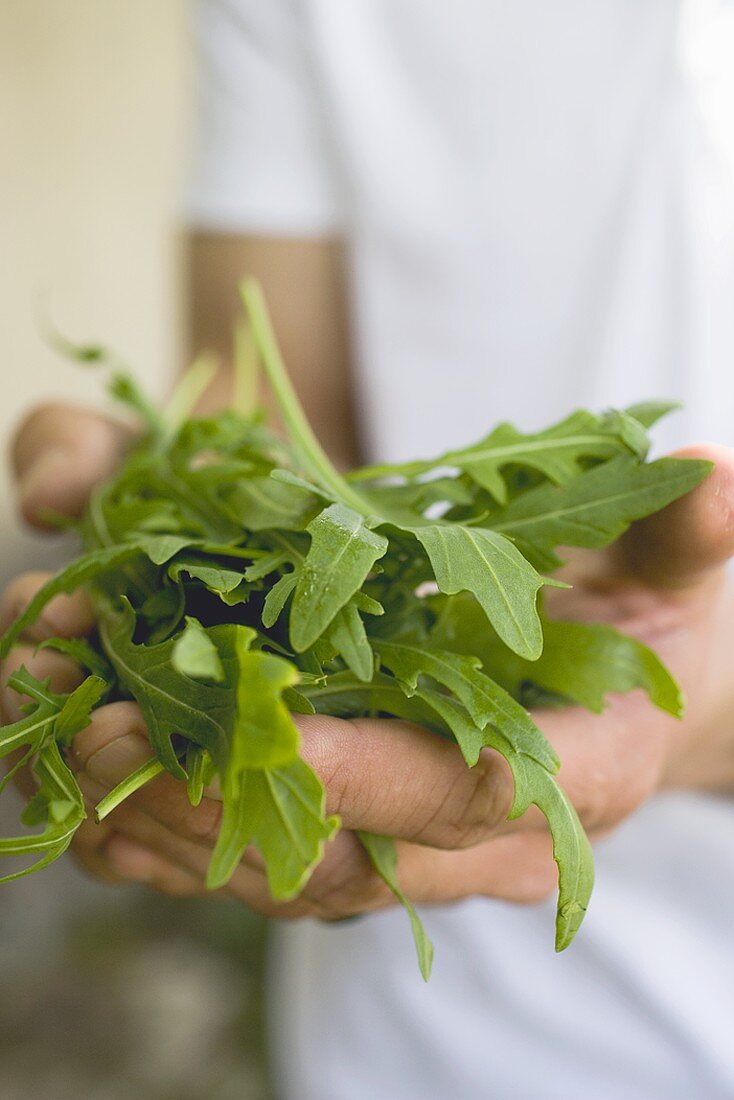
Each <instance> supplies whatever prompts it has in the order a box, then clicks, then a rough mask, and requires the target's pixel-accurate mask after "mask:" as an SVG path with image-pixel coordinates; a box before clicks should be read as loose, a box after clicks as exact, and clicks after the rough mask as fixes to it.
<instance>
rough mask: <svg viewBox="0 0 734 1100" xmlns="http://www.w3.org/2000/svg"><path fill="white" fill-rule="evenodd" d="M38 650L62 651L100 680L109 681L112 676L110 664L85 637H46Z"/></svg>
mask: <svg viewBox="0 0 734 1100" xmlns="http://www.w3.org/2000/svg"><path fill="white" fill-rule="evenodd" d="M38 649H39V650H42V649H51V650H53V651H54V652H55V653H63V655H64V656H65V657H69V658H70V659H71V660H72V661H74V663H75V664H77V665H80V666H81V667H82V668H85V669H86V670H87V672H91V673H92V675H93V676H98V677H99V678H100V680H104V681H106V682H109V681H110V680H111V679H112V678H113V676H114V672H113V671H112V666H111V665H110V663H109V661H108V660H106V658H105V657H103V656H102V654H101V653H98V652H97V650H96V649H94V648H93V646H91V645H90V643H89V642H88V641H86V639H85V638H47V639H46V641H45V642H41V643H40V645H39V646H38Z"/></svg>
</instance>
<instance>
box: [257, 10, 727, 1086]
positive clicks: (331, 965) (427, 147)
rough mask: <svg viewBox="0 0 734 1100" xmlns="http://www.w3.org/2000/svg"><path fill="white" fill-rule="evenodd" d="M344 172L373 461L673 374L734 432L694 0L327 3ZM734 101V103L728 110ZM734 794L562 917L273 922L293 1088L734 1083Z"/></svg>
mask: <svg viewBox="0 0 734 1100" xmlns="http://www.w3.org/2000/svg"><path fill="white" fill-rule="evenodd" d="M307 8H308V11H309V18H310V31H311V33H312V36H313V38H312V42H313V49H314V51H315V54H316V58H317V63H318V68H319V78H320V81H321V90H322V94H323V97H324V109H325V111H326V112H327V113H328V118H329V122H330V127H331V132H332V135H333V141H334V143H335V151H336V155H337V157H338V160H339V163H340V165H341V168H342V171H343V183H344V191H345V195H346V198H347V203H348V225H349V231H350V243H351V248H352V257H353V308H354V317H355V331H356V340H357V352H358V367H359V379H358V383H359V397H360V402H361V413H362V416H363V419H364V421H365V426H366V438H367V442H368V447H369V451H370V456H369V457H371V458H379V459H381V460H389V459H402V458H414V457H420V456H423V455H426V454H432V453H436V452H437V451H439V450H440V449H442V448H443V447H445V446H451V445H456V444H461V443H467V442H469V441H470V440H471V439H473V438H478V437H480V436H481V435H482V434H484V433H486V432H487V431H488V430H489V429H490V428H491V427H492V425H493V424H494V423H496V422H497V421H498V420H505V419H509V420H513V421H515V422H516V423H517V424H518V426H519V427H521V428H525V429H530V428H534V427H538V426H541V425H546V424H548V423H550V422H551V421H552V420H553V419H554V418H560V417H561V416H562V415H564V414H566V413H567V412H568V411H569V410H570V409H571V408H572V407H575V406H587V407H591V408H599V407H603V406H605V405H608V404H614V405H624V404H626V403H629V402H632V401H636V400H640V399H644V398H648V397H656V398H661V397H666V398H667V397H672V398H676V399H681V400H682V401H684V402H685V405H686V411H685V412H684V413H683V414H682V415H679V416H678V418H677V422H671V424H672V426H671V427H670V428H668V429H666V431H667V434H666V433H665V432H663V439H664V440H665V442H666V444H669V443H671V442H675V441H676V439H677V440H678V441H679V442H683V441H686V442H691V441H693V440H694V439H695V438H696V437H700V436H703V435H705V436H707V437H712V438H715V439H716V440H717V441H719V442H723V443H729V444H734V426H733V425H734V417H733V416H732V412H733V411H734V370H733V369H732V364H734V185H732V179H731V176H730V175H729V169H728V167H727V164H726V161H725V159H724V158H723V157H722V156H720V155H719V153H718V150H717V148H716V146H715V144H714V143H713V142H712V140H711V135H710V133H709V131H708V130H707V127H706V125H705V122H704V119H703V118H702V117H701V115H700V113H699V105H698V102H697V100H696V96H695V94H694V88H693V85H692V84H691V81H690V78H689V76H688V75H687V73H686V72H685V71H684V69H683V68H682V66H681V63H680V52H679V29H680V27H679V16H680V5H678V4H677V3H675V2H673V0H594V2H593V3H589V2H588V0H559V2H558V3H554V4H551V5H547V4H541V3H538V2H537V0H518V2H516V3H513V4H500V3H496V2H489V0H456V2H455V3H452V4H433V5H426V4H425V3H423V2H422V0H350V2H345V3H343V4H339V5H336V4H333V3H331V2H329V0H313V2H311V3H309V4H308V5H307ZM732 110H733V114H734V104H733V107H732ZM733 829H734V804H733V803H731V802H729V801H727V800H725V799H717V798H706V797H703V796H693V795H691V796H687V795H683V794H681V795H676V796H669V797H666V798H664V799H659V800H657V801H655V802H654V803H652V804H651V805H649V806H648V807H646V808H645V810H644V811H642V812H641V813H640V814H638V815H637V816H636V817H634V818H633V819H632V820H631V821H629V822H628V823H627V824H626V825H625V826H624V828H623V829H621V830H620V831H619V833H617V834H616V835H615V836H613V837H612V838H611V839H610V840H609V841H607V842H606V843H605V844H604V845H602V846H601V847H600V849H599V853H598V886H597V890H596V894H595V897H594V899H593V903H592V908H591V911H590V913H589V916H588V919H587V921H586V924H585V926H584V929H583V930H582V933H581V935H580V937H579V939H578V941H577V942H576V943H575V944H574V945H573V946H572V948H571V949H570V950H569V952H568V953H567V954H566V955H564V956H562V957H556V956H555V955H554V953H553V946H552V913H551V912H550V910H549V909H548V908H547V907H541V908H540V909H528V910H523V909H519V908H516V907H512V906H506V905H502V904H498V903H492V902H485V901H474V902H471V903H467V904H463V905H460V906H456V907H448V908H445V909H439V910H435V911H429V912H428V913H427V914H426V920H427V924H428V927H429V930H430V932H431V933H432V934H433V936H434V939H435V941H436V948H437V962H436V970H435V975H434V978H433V980H432V983H431V984H430V986H429V987H428V988H424V987H423V985H422V983H421V981H420V978H419V977H418V974H417V968H416V966H415V960H414V957H413V955H412V950H411V946H410V940H409V935H408V931H407V924H406V922H405V920H404V916H403V914H402V913H397V912H395V913H393V912H391V913H387V914H384V915H380V916H377V917H371V918H369V919H365V920H362V921H359V922H357V923H355V924H350V925H345V926H342V927H331V926H329V927H327V926H321V925H317V924H304V925H298V926H293V927H289V928H287V929H285V930H283V931H281V932H280V934H279V940H280V947H281V951H282V957H281V960H280V963H279V965H278V969H277V975H278V977H277V981H276V992H277V1020H278V1023H277V1029H278V1030H277V1031H276V1032H275V1033H274V1036H273V1038H274V1046H275V1047H276V1049H277V1050H278V1051H279V1052H280V1054H279V1057H280V1060H281V1074H284V1076H283V1079H282V1081H281V1095H282V1096H283V1097H287V1098H288V1100H316V1098H318V1100H362V1098H363V1097H364V1098H367V1097H370V1098H372V1097H374V1096H376V1095H381V1096H385V1097H389V1098H390V1100H439V1098H441V1100H443V1098H448V1097H450V1096H451V1097H454V1096H455V1097H459V1098H460V1100H480V1098H499V1100H515V1098H517V1100H552V1098H554V1097H559V1098H560V1097H564V1098H566V1097H571V1098H576V1097H579V1098H580V1097H593V1098H594V1100H622V1097H624V1098H625V1100H663V1098H664V1100H689V1098H691V1100H692V1098H693V1097H694V1096H705V1097H706V1098H707V1100H724V1098H725V1097H731V1096H734V1056H733V1055H732V1053H731V1052H732V1049H733V1048H732V1044H731V1043H730V1037H729V1032H728V1023H730V1022H731V1021H732V1020H733V1019H734V952H732V948H731V944H730V930H731V927H732V926H734V887H733V885H732V884H733V883H734V874H733V872H734V845H732V830H733Z"/></svg>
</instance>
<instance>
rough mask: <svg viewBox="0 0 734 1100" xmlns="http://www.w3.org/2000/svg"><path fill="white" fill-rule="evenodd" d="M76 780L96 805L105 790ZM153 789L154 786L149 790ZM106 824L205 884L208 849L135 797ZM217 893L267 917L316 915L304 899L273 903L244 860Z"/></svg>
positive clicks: (84, 777) (85, 778) (263, 879)
mask: <svg viewBox="0 0 734 1100" xmlns="http://www.w3.org/2000/svg"><path fill="white" fill-rule="evenodd" d="M77 779H78V782H79V786H80V787H81V789H82V791H83V792H84V794H85V796H86V797H87V798H89V799H90V800H91V801H92V802H98V801H99V800H100V798H102V797H103V796H104V794H105V790H106V788H104V787H103V786H101V785H100V784H98V783H96V782H95V781H94V780H92V779H90V778H89V776H88V775H87V774H85V773H83V772H82V773H80V774H79V775H78V777H77ZM157 782H159V781H156V783H157ZM155 785H156V784H155V783H153V784H151V787H154V786H155ZM106 820H108V821H109V822H110V823H111V824H112V825H113V826H114V831H115V835H116V836H122V837H125V838H126V839H127V840H129V841H131V842H132V843H134V844H135V845H137V846H138V847H140V848H143V849H145V850H147V851H149V852H151V853H153V854H154V855H157V856H159V857H160V858H162V859H163V860H165V861H166V862H167V863H168V864H172V865H174V866H177V867H181V868H183V869H184V870H186V871H187V872H189V873H191V874H193V875H194V876H196V877H198V878H199V879H200V880H201V881H202V882H205V881H206V873H207V870H208V867H209V861H210V860H211V847H210V846H208V845H203V844H200V843H198V842H197V841H194V840H189V839H187V838H186V837H184V836H182V835H181V834H180V833H175V832H173V831H172V830H171V829H168V828H167V827H166V826H165V825H162V824H161V822H160V821H157V820H156V819H155V818H153V817H152V816H151V815H150V814H149V813H147V812H146V811H145V810H143V809H141V808H140V807H139V806H138V805H136V804H135V802H134V796H133V797H131V798H127V799H125V801H124V802H122V803H121V804H120V805H119V806H117V807H116V808H115V810H114V811H113V812H112V813H111V814H110V816H109V818H108V819H106ZM141 859H142V857H141ZM220 892H221V893H222V894H225V895H227V896H229V897H233V898H235V899H236V900H238V901H240V902H243V903H244V904H246V905H248V906H250V907H251V908H252V909H255V910H257V912H259V913H262V914H263V915H264V916H268V917H283V918H286V919H291V918H294V917H303V916H315V915H319V913H318V910H317V908H316V907H315V906H314V905H313V904H312V903H310V902H308V901H307V900H305V899H298V900H296V901H292V902H285V903H284V902H278V901H274V900H273V898H272V896H271V894H270V891H269V889H268V885H267V878H266V876H265V874H264V873H263V871H262V869H260V868H258V867H253V866H250V865H249V863H248V862H247V859H246V858H245V860H243V862H242V863H241V864H240V865H239V866H238V867H237V868H236V869H235V872H234V874H233V875H232V878H231V879H230V881H229V882H228V883H227V885H226V886H225V887H224V888H223V889H222V890H221V891H220Z"/></svg>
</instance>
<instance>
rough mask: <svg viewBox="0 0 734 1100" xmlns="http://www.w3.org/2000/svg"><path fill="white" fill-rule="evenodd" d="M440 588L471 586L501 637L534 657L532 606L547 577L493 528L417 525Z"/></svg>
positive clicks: (537, 641)
mask: <svg viewBox="0 0 734 1100" xmlns="http://www.w3.org/2000/svg"><path fill="white" fill-rule="evenodd" d="M415 536H416V538H417V539H418V541H419V542H420V543H421V544H422V545H423V547H424V548H425V550H426V553H427V554H428V557H429V558H430V561H431V565H432V566H433V571H434V574H435V577H436V583H437V584H438V587H439V589H440V590H441V591H442V592H446V593H447V594H448V595H451V594H453V593H456V592H472V593H473V594H474V595H475V596H476V598H477V599H478V600H479V603H480V604H481V605H482V607H483V609H484V612H485V614H486V616H487V618H488V619H489V621H490V623H491V624H492V626H493V627H494V628H495V630H496V631H497V633H498V634H499V636H500V637H501V638H502V640H503V641H504V642H506V643H507V645H508V646H509V647H510V649H512V650H514V651H515V652H516V653H519V654H520V655H521V656H522V657H527V659H528V660H530V661H533V660H535V659H536V658H537V657H539V656H540V654H541V652H542V649H543V632H542V630H541V626H540V618H539V616H538V611H537V608H536V601H537V596H538V591H539V589H540V588H541V586H542V585H543V584H544V583H546V582H545V578H544V577H542V576H541V575H540V573H538V572H537V571H536V570H535V569H534V568H533V566H532V565H530V563H529V562H528V561H526V559H525V558H524V557H523V556H522V554H521V553H520V551H519V550H518V549H517V548H516V547H515V546H513V544H512V543H511V542H510V541H509V539H506V538H504V537H503V536H502V535H498V534H497V532H496V531H490V530H480V529H479V528H475V529H471V528H469V527H462V526H460V525H451V526H450V525H448V524H447V525H443V524H442V525H439V526H428V527H416V528H415Z"/></svg>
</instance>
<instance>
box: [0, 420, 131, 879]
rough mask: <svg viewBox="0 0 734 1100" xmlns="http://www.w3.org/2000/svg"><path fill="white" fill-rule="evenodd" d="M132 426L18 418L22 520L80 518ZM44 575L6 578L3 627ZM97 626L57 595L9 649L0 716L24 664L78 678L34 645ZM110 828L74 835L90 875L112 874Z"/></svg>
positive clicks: (16, 464)
mask: <svg viewBox="0 0 734 1100" xmlns="http://www.w3.org/2000/svg"><path fill="white" fill-rule="evenodd" d="M130 438H131V433H130V430H129V429H127V428H125V427H124V426H123V425H122V424H120V423H118V422H116V421H114V420H112V419H111V418H109V417H105V416H101V415H100V414H98V413H94V412H91V411H90V410H88V409H84V408H81V407H78V406H72V405H62V404H53V405H42V406H40V407H39V408H38V409H35V410H34V411H33V412H31V413H30V414H29V415H28V416H26V418H25V419H24V420H23V421H22V423H21V425H20V427H19V428H18V430H17V432H16V435H15V438H14V440H13V443H12V445H11V451H10V460H11V464H12V469H13V474H14V476H15V483H16V487H17V488H16V491H17V498H18V508H19V511H20V513H21V515H22V516H23V519H24V520H25V521H26V523H28V524H29V525H30V526H31V527H33V528H35V529H36V530H39V531H47V530H49V529H51V528H52V527H53V524H52V522H51V520H50V517H51V516H52V515H54V514H55V515H62V516H66V517H69V518H78V517H79V516H80V515H81V514H82V512H83V510H84V508H85V507H86V504H87V502H88V500H89V497H90V494H91V492H92V490H93V489H94V488H95V486H96V485H99V484H101V483H102V482H103V481H105V480H106V479H107V478H109V477H110V476H111V475H112V474H113V473H114V472H115V470H116V468H117V466H118V465H119V463H120V460H121V458H122V456H123V454H124V453H125V450H126V449H127V447H128V446H129V443H130ZM41 580H45V575H43V576H42V575H41V574H38V573H25V574H23V575H22V576H20V577H18V578H16V579H15V580H14V581H13V582H11V583H10V584H9V585H8V587H7V589H6V591H5V593H4V594H3V600H2V618H3V621H4V623H5V627H7V625H8V624H9V623H10V622H11V621H12V620H13V619H14V618H15V616H16V615H17V614H18V613H19V612H20V611H21V610H22V608H23V607H24V606H25V604H26V603H27V600H28V598H29V595H30V593H31V592H32V591H33V590H34V589H35V588H37V587H38V586H39V583H40V581H41ZM93 626H94V622H93V618H92V615H91V609H90V607H89V604H88V601H87V600H86V598H85V597H84V595H83V594H81V593H75V594H74V595H72V596H60V597H58V598H57V599H56V600H54V601H53V602H52V603H51V604H50V605H49V606H48V607H47V608H46V609H45V611H44V612H43V614H42V615H41V617H40V619H39V621H38V622H37V623H36V624H34V625H33V626H32V627H31V628H30V629H29V630H28V631H27V632H26V634H25V638H24V640H23V641H22V642H21V643H20V644H19V645H17V646H15V647H14V649H13V651H12V653H11V655H10V657H9V658H8V660H7V661H6V662H4V666H3V668H2V674H1V678H0V717H1V718H2V721H3V722H14V721H15V720H16V719H17V718H18V717H20V706H21V704H22V702H23V700H22V699H21V697H20V696H19V695H18V694H17V692H14V691H12V689H10V688H8V687H7V686H6V684H7V680H8V677H9V676H10V675H11V673H12V672H13V671H14V670H15V669H16V668H19V667H20V666H21V665H22V664H25V665H26V667H27V668H28V669H29V670H30V671H31V672H33V673H34V674H36V675H38V674H39V673H40V675H41V677H45V676H50V677H51V686H52V687H53V688H54V689H55V690H57V691H69V690H71V689H72V688H73V687H75V686H76V684H77V683H79V681H80V680H81V674H80V672H79V669H78V668H76V667H75V666H74V665H73V664H72V663H71V662H69V661H68V660H67V659H66V658H64V657H62V656H61V655H60V654H57V653H53V652H51V651H46V652H44V653H42V654H38V655H36V653H35V652H34V650H35V646H36V645H37V644H38V643H39V642H41V641H44V640H45V639H46V638H50V637H77V636H83V635H85V634H87V633H89V631H90V630H91V629H92V627H93ZM16 783H17V786H18V787H19V788H20V790H21V792H22V793H23V794H24V795H25V796H26V797H30V796H31V795H32V794H33V791H34V781H33V776H32V774H31V773H30V772H29V771H22V772H20V773H19V775H18V776H17V779H16ZM111 835H112V832H111V830H110V828H109V827H108V826H103V825H99V826H97V825H95V824H94V823H93V822H92V821H89V820H87V821H85V822H84V823H83V824H82V826H81V827H80V829H79V830H78V831H77V833H76V836H75V838H74V844H73V850H74V852H75V854H76V855H77V857H78V858H79V860H80V862H82V863H83V864H84V865H85V866H86V868H87V869H88V870H89V871H91V872H92V873H94V874H96V875H98V876H100V877H102V878H105V879H114V878H116V877H118V876H116V875H115V874H114V872H113V870H112V868H111V866H110V864H109V860H108V859H107V858H106V856H105V854H104V852H105V846H106V844H107V843H108V841H109V839H110V837H111Z"/></svg>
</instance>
